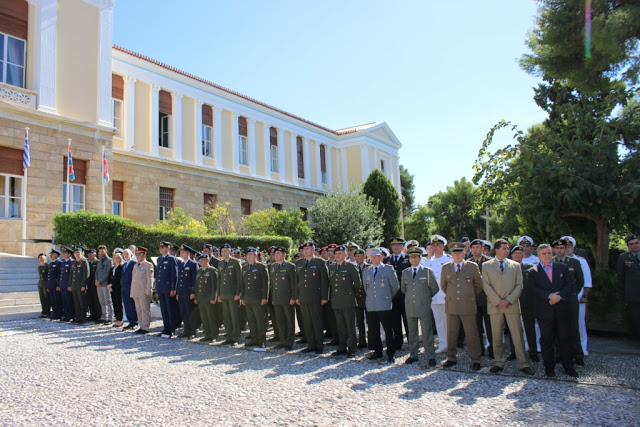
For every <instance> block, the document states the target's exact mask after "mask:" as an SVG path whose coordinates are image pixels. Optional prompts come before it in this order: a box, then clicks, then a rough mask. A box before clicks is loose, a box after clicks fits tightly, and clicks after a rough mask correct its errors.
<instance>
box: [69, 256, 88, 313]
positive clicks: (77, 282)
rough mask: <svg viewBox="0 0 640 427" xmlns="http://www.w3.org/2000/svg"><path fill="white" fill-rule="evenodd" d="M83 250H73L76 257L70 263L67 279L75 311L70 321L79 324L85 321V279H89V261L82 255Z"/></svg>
mask: <svg viewBox="0 0 640 427" xmlns="http://www.w3.org/2000/svg"><path fill="white" fill-rule="evenodd" d="M83 252H84V251H83V249H82V248H81V247H77V248H76V249H75V250H74V251H73V256H74V257H75V258H76V259H75V261H73V262H72V263H71V280H69V291H71V295H72V297H73V306H74V311H75V318H74V319H73V320H72V322H73V323H78V324H81V325H82V324H84V323H85V322H86V321H87V279H89V263H88V262H87V260H86V259H85V257H84V256H83Z"/></svg>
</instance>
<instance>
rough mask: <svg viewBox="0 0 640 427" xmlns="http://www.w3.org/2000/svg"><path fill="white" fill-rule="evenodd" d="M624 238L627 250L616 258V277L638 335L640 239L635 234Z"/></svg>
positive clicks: (639, 318)
mask: <svg viewBox="0 0 640 427" xmlns="http://www.w3.org/2000/svg"><path fill="white" fill-rule="evenodd" d="M624 240H625V242H627V247H628V248H629V252H625V253H623V254H622V255H620V257H619V258H618V265H617V271H618V278H619V279H620V282H622V285H623V286H624V294H625V299H626V300H627V305H628V306H629V312H630V314H631V317H632V318H633V322H634V324H635V327H636V334H637V335H638V336H640V240H638V235H637V234H631V235H630V236H627V238H626V239H624Z"/></svg>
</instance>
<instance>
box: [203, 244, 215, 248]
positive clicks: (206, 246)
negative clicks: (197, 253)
mask: <svg viewBox="0 0 640 427" xmlns="http://www.w3.org/2000/svg"><path fill="white" fill-rule="evenodd" d="M202 249H213V245H212V244H211V243H207V244H206V245H204V246H203V247H202Z"/></svg>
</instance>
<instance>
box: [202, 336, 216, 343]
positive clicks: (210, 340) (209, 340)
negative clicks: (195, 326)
mask: <svg viewBox="0 0 640 427" xmlns="http://www.w3.org/2000/svg"><path fill="white" fill-rule="evenodd" d="M212 341H213V338H207V337H202V338H200V339H199V340H198V342H204V343H207V342H212Z"/></svg>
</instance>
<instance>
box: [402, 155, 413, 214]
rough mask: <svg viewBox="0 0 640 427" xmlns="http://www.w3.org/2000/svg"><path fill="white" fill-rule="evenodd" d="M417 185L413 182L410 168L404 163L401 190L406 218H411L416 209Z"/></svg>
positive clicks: (403, 211)
mask: <svg viewBox="0 0 640 427" xmlns="http://www.w3.org/2000/svg"><path fill="white" fill-rule="evenodd" d="M415 190H416V186H415V184H414V183H413V174H412V173H409V170H408V169H407V168H405V167H404V166H403V165H400V191H401V192H402V198H403V199H404V202H403V204H402V213H403V215H404V218H405V219H406V218H409V216H411V213H412V212H413V211H414V210H415V208H416V207H415V203H416V196H415V194H414V193H415Z"/></svg>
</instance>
